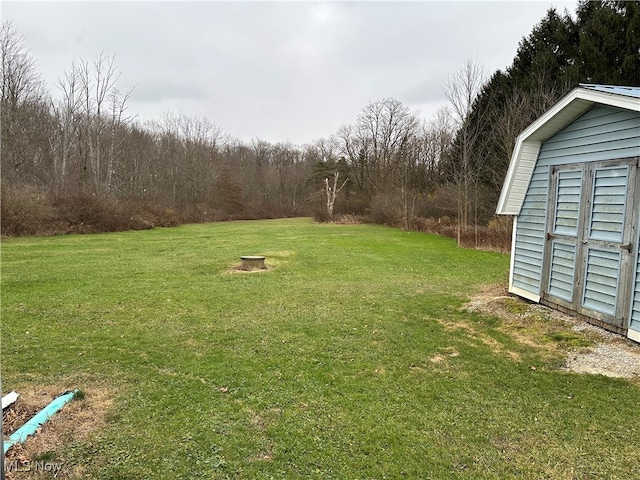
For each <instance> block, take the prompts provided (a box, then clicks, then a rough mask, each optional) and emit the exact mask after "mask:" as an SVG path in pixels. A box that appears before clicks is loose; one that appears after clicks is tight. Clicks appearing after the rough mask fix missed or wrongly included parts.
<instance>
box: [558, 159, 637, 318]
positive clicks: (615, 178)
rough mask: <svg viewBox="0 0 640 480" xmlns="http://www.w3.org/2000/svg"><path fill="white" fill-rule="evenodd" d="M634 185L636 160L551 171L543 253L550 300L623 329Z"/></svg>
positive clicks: (631, 262) (631, 264)
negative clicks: (545, 257)
mask: <svg viewBox="0 0 640 480" xmlns="http://www.w3.org/2000/svg"><path fill="white" fill-rule="evenodd" d="M636 183H637V181H636V160H620V161H615V162H598V163H588V164H583V165H580V166H578V165H576V166H564V167H557V168H556V169H555V170H554V171H552V175H551V185H552V186H553V187H554V189H553V190H552V191H553V192H554V194H553V198H552V199H551V202H552V203H551V212H552V219H551V220H550V221H549V222H548V225H547V229H548V233H549V235H548V239H549V240H548V242H547V248H546V252H547V255H548V258H547V259H546V265H547V267H546V268H547V272H548V277H547V288H546V296H547V298H549V299H550V300H551V301H553V302H555V303H558V304H560V305H564V306H566V307H568V308H571V309H572V310H575V311H577V312H579V313H583V314H585V315H588V316H590V317H593V318H597V319H599V320H602V321H603V322H606V323H609V324H612V325H616V326H619V327H624V326H626V325H627V324H628V322H627V318H628V312H629V308H630V301H631V291H632V284H633V283H634V282H633V281H634V280H635V278H633V276H634V272H635V270H636V269H635V266H636V259H637V252H636V247H637V237H636V232H635V224H634V222H632V220H635V216H634V214H633V213H632V211H633V203H634V202H633V199H634V198H635V189H636ZM634 244H635V246H634Z"/></svg>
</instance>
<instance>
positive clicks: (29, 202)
mask: <svg viewBox="0 0 640 480" xmlns="http://www.w3.org/2000/svg"><path fill="white" fill-rule="evenodd" d="M0 216H1V218H2V223H1V232H2V235H5V236H11V237H13V236H22V235H42V234H46V233H47V232H48V231H49V230H50V229H51V226H52V225H53V224H55V212H54V211H53V209H52V208H51V205H50V203H49V200H48V198H47V196H46V195H45V193H44V192H42V191H40V190H39V189H38V188H37V187H35V186H30V185H22V186H7V185H3V186H2V197H1V199H0Z"/></svg>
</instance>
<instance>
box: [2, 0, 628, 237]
mask: <svg viewBox="0 0 640 480" xmlns="http://www.w3.org/2000/svg"><path fill="white" fill-rule="evenodd" d="M639 25H640V7H639V6H638V4H636V3H634V2H622V1H600V2H587V1H581V2H580V3H579V4H578V8H577V11H576V13H575V17H574V16H572V15H570V14H569V13H568V12H565V13H564V14H558V13H557V12H556V11H555V10H554V9H550V10H549V11H548V12H547V15H546V16H545V17H544V18H543V19H542V20H541V21H540V22H539V23H538V24H537V25H536V26H535V27H534V29H533V31H532V32H531V33H530V34H529V36H527V37H525V38H523V40H522V41H521V42H520V45H519V48H518V51H517V54H516V57H515V58H514V61H513V64H512V65H511V66H510V67H509V68H508V69H507V70H506V71H504V72H502V71H496V72H494V73H493V74H492V75H491V76H489V77H486V76H485V75H484V72H483V70H482V67H481V65H480V64H479V62H478V61H477V60H468V61H466V62H464V63H463V64H462V66H461V68H460V70H459V71H457V72H455V73H454V74H453V75H452V76H451V77H450V78H449V79H448V80H447V81H446V82H445V84H444V85H443V91H444V94H445V97H446V99H447V105H445V106H443V107H442V108H441V109H440V110H439V111H438V113H437V114H436V115H435V116H434V117H433V118H432V119H430V120H424V119H422V118H420V116H419V115H418V114H417V113H416V112H412V111H411V110H410V109H409V108H408V107H407V106H405V105H404V104H402V103H401V102H400V101H398V100H396V99H394V98H382V99H378V100H375V101H372V102H370V103H369V104H368V105H366V106H365V107H364V108H363V109H362V110H361V111H360V113H359V114H358V116H357V118H356V119H355V120H354V121H353V122H352V123H349V124H345V125H344V126H342V127H341V128H340V129H339V130H338V131H337V132H336V133H335V134H333V135H331V136H330V137H328V138H323V139H319V140H316V141H313V142H311V143H309V144H306V145H301V146H300V145H292V144H290V143H275V144H274V143H270V142H266V141H264V140H260V139H253V140H252V141H251V142H243V141H240V140H238V139H234V138H232V137H230V136H229V135H227V134H225V133H224V131H223V130H222V128H221V127H219V126H218V125H216V124H215V123H214V122H213V121H212V120H210V119H208V118H205V117H194V116H189V115H184V114H173V113H167V114H165V115H164V116H163V117H162V118H161V119H160V120H157V121H153V122H146V123H144V124H141V123H140V122H138V121H137V120H136V118H135V115H134V113H133V112H130V111H129V110H128V105H127V102H128V100H129V97H130V95H131V94H132V92H131V91H121V90H120V89H119V79H120V72H119V70H118V67H117V65H116V62H115V58H114V57H113V56H110V55H108V54H105V53H100V54H99V55H98V56H97V57H96V58H95V59H93V60H92V61H87V60H82V59H80V60H78V61H76V62H74V63H72V64H71V65H70V66H69V67H68V68H67V69H66V70H65V71H64V72H63V74H62V75H61V76H60V79H59V81H58V85H56V86H55V87H56V88H57V90H58V91H59V92H60V95H58V96H56V97H53V96H51V95H50V94H49V93H48V91H47V86H46V85H44V83H43V81H42V79H41V77H40V74H39V72H38V70H37V64H36V61H35V59H34V58H33V57H32V56H31V55H30V53H29V51H28V50H27V48H26V47H25V45H24V41H23V39H22V37H21V35H20V34H19V32H17V30H16V29H15V27H14V26H13V25H12V24H11V23H10V22H7V21H4V22H3V23H2V26H1V29H0V50H1V51H0V54H1V56H2V58H1V60H2V91H1V98H0V101H1V105H0V108H1V109H0V116H1V118H0V120H1V127H0V130H1V131H0V134H1V141H2V156H1V169H2V170H1V173H2V203H1V207H2V212H1V215H2V234H3V235H24V234H48V233H61V232H71V231H81V232H84V231H86V232H89V231H107V230H120V229H129V228H148V227H151V226H154V225H175V224H178V223H182V222H203V221H219V220H229V219H257V218H273V217H284V216H299V215H313V216H315V217H316V218H317V219H319V220H329V219H331V218H332V217H333V216H334V215H341V214H352V215H357V216H359V218H362V219H364V220H366V221H371V222H377V223H385V224H390V225H395V226H401V227H403V228H406V229H416V228H417V229H427V230H429V229H436V230H437V229H442V228H448V229H449V232H454V234H456V233H457V236H458V241H459V242H460V243H465V241H466V242H467V243H469V242H472V243H478V241H479V240H478V228H479V227H478V226H486V224H487V223H488V222H491V220H492V218H493V211H494V209H495V204H496V201H497V198H498V195H499V191H500V187H501V185H502V181H503V178H504V175H505V173H506V170H507V166H508V162H509V158H510V155H511V151H512V149H513V145H514V143H515V137H516V135H517V134H518V133H519V132H520V131H521V130H523V129H524V128H525V127H526V126H527V125H528V124H529V123H530V122H531V121H533V120H534V119H535V118H536V117H537V116H538V115H540V114H541V113H542V112H543V111H544V110H546V109H547V108H548V107H549V106H550V105H552V104H553V103H554V102H555V101H557V100H558V98H559V97H560V96H561V95H563V94H564V93H565V92H566V91H567V90H568V89H569V88H571V87H572V86H573V85H574V84H575V83H578V82H592V83H614V84H625V85H638V82H639V79H640V60H639V58H638V51H639V49H640V26H639ZM494 223H495V222H494ZM465 235H466V237H465ZM465 238H466V240H465Z"/></svg>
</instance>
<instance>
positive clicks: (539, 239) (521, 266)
mask: <svg viewBox="0 0 640 480" xmlns="http://www.w3.org/2000/svg"><path fill="white" fill-rule="evenodd" d="M548 184H549V169H548V168H546V167H541V168H537V167H536V169H535V170H534V172H533V176H532V178H531V183H530V184H529V189H528V190H527V195H526V197H525V199H524V203H523V205H522V210H521V212H520V215H519V216H518V224H517V226H516V251H515V253H514V265H513V267H514V268H513V285H514V286H516V287H518V288H521V289H523V290H525V291H527V292H531V293H535V294H540V286H541V282H540V280H541V278H542V256H543V251H544V230H545V223H546V219H547V190H548Z"/></svg>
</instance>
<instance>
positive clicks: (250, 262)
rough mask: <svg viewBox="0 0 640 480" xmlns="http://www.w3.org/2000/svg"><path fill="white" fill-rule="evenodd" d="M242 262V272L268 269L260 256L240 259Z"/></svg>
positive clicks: (248, 256) (246, 256)
mask: <svg viewBox="0 0 640 480" xmlns="http://www.w3.org/2000/svg"><path fill="white" fill-rule="evenodd" d="M240 260H241V262H242V263H241V264H240V269H241V270H264V269H265V268H267V267H266V265H265V264H264V257H262V256H260V255H245V256H243V257H240Z"/></svg>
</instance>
